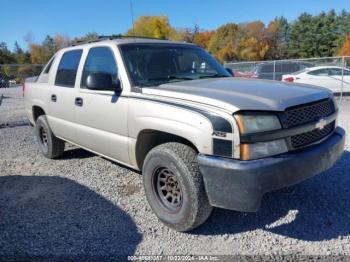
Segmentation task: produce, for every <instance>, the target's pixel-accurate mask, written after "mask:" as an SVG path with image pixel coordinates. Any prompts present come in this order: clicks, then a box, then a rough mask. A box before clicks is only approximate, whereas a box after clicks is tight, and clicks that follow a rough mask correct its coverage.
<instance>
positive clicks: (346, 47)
mask: <svg viewBox="0 0 350 262" xmlns="http://www.w3.org/2000/svg"><path fill="white" fill-rule="evenodd" d="M339 55H341V56H350V35H347V36H346V37H345V40H344V44H343V46H342V48H341V49H340V52H339Z"/></svg>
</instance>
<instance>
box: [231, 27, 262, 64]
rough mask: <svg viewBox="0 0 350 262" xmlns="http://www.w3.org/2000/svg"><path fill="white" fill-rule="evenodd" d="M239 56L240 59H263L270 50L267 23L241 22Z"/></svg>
mask: <svg viewBox="0 0 350 262" xmlns="http://www.w3.org/2000/svg"><path fill="white" fill-rule="evenodd" d="M238 28H239V42H238V45H237V56H238V59H239V60H263V59H264V58H265V56H266V53H267V51H268V50H269V43H268V41H267V38H266V35H265V25H264V23H263V22H261V21H253V22H250V23H244V24H240V25H239V26H238Z"/></svg>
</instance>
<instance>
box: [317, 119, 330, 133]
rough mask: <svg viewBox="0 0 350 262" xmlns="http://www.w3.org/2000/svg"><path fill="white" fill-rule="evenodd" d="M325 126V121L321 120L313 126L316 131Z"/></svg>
mask: <svg viewBox="0 0 350 262" xmlns="http://www.w3.org/2000/svg"><path fill="white" fill-rule="evenodd" d="M326 125H327V121H326V119H323V118H321V119H320V120H319V121H318V122H317V123H316V125H315V128H316V129H319V130H322V129H323V128H324V127H325V126H326Z"/></svg>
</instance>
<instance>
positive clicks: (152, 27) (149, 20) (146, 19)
mask: <svg viewBox="0 0 350 262" xmlns="http://www.w3.org/2000/svg"><path fill="white" fill-rule="evenodd" d="M126 34H127V35H129V36H133V35H135V36H145V37H154V38H159V39H168V38H170V37H171V36H172V35H174V29H173V28H172V27H171V26H170V23H169V19H168V17H167V16H141V17H140V18H139V19H137V20H136V21H135V22H134V26H133V27H132V28H130V29H129V30H128V31H127V33H126Z"/></svg>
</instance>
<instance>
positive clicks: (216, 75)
mask: <svg viewBox="0 0 350 262" xmlns="http://www.w3.org/2000/svg"><path fill="white" fill-rule="evenodd" d="M215 77H229V76H227V75H222V74H212V75H204V76H200V77H198V78H215Z"/></svg>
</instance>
